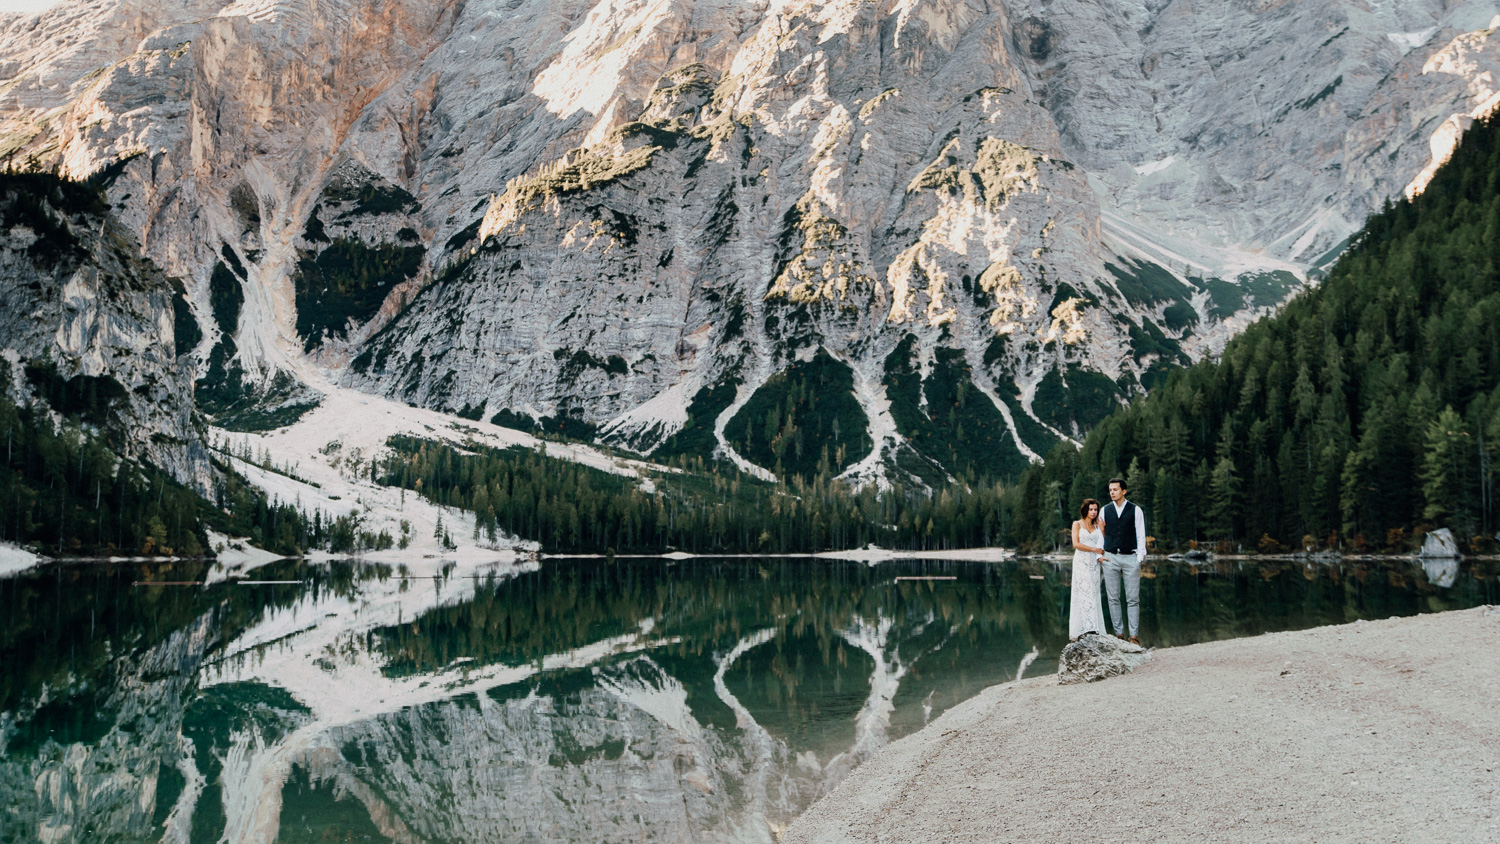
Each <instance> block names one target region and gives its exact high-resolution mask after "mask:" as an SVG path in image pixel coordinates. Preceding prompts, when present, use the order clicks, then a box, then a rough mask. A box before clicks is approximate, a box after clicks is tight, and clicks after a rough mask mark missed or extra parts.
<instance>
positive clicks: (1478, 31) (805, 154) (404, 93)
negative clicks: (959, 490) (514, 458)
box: [0, 0, 1500, 477]
mask: <svg viewBox="0 0 1500 844" xmlns="http://www.w3.org/2000/svg"><path fill="white" fill-rule="evenodd" d="M1496 11H1497V9H1496V8H1495V4H1494V3H1493V2H1481V1H1480V0H1474V1H1473V2H1464V3H1457V4H1452V3H1444V2H1439V0H1421V1H1420V2H1413V3H1402V4H1381V5H1377V6H1369V5H1367V4H1363V3H1354V2H1349V0H1313V2H1305V3H1279V4H1278V3H1246V2H1243V0H1208V2H1206V3H1203V2H1199V3H1193V4H1188V3H1184V2H1168V1H1167V0H1144V2H1126V3H1116V2H1081V3H1071V4H1066V6H1059V5H1058V4H1046V5H1045V6H1044V5H1043V4H1042V3H1039V2H1035V1H1034V0H1006V2H1004V3H998V4H980V3H974V2H968V0H917V2H899V3H897V2H862V1H857V0H810V2H804V3H784V2H749V3H746V2H739V0H696V2H695V1H694V0H674V2H669V3H647V2H643V1H640V2H638V1H637V0H609V2H590V0H504V2H502V1H501V0H474V2H467V3H461V4H460V3H457V2H436V1H435V0H429V1H428V2H421V1H420V0H398V2H393V3H375V2H370V0H318V2H311V0H282V2H270V0H242V2H235V3H230V4H227V5H225V4H223V3H221V2H216V0H65V2H63V3H62V4H61V5H59V6H58V7H56V8H55V9H53V10H51V11H49V12H47V13H45V14H44V15H42V16H40V17H36V18H23V17H18V16H13V17H7V18H3V19H0V77H8V79H9V81H8V82H7V83H5V85H4V87H3V88H0V139H3V140H0V155H5V154H9V155H10V156H11V158H12V160H13V161H15V162H21V161H25V160H26V159H27V158H28V157H32V158H34V160H35V161H36V162H38V163H41V164H51V163H55V164H57V165H59V166H60V167H61V168H62V169H63V170H64V171H65V172H66V173H68V174H71V175H75V176H82V175H87V174H90V173H93V172H96V171H98V170H100V169H102V168H104V167H106V166H109V165H111V164H112V163H117V162H121V161H123V160H125V159H126V158H128V159H129V160H128V162H126V163H124V164H123V165H122V169H121V172H120V174H119V177H118V178H117V179H116V180H115V181H114V183H113V187H112V188H111V191H110V197H111V200H112V201H113V203H114V204H115V205H116V208H117V213H118V214H119V216H120V219H121V220H122V221H123V223H124V224H125V225H126V226H127V227H128V228H129V229H130V230H131V231H132V232H133V233H134V234H135V236H136V238H137V239H138V240H139V241H140V243H141V244H142V248H143V249H144V251H145V253H146V254H147V255H149V256H150V257H151V258H152V259H153V260H155V261H156V262H157V263H158V264H159V265H160V266H162V267H163V268H164V269H165V270H166V271H167V272H168V273H169V274H171V275H174V276H178V277H180V278H182V279H183V280H184V282H185V284H186V285H187V290H188V294H189V299H190V300H191V303H192V307H193V312H194V313H195V314H196V316H197V318H198V320H199V322H200V323H201V325H202V332H203V342H202V343H201V344H200V345H199V346H198V347H197V348H196V349H195V350H193V352H192V357H193V359H194V361H195V365H196V367H197V370H196V374H197V375H198V376H199V377H200V378H201V379H208V380H210V381H224V380H228V381H234V382H235V383H240V381H241V380H242V381H243V383H244V384H245V385H248V387H247V389H250V390H251V391H253V389H254V388H255V385H257V384H262V383H266V382H268V381H271V380H272V378H273V375H274V374H275V373H278V372H279V373H282V374H283V375H286V374H291V375H294V376H295V375H297V374H298V373H301V374H302V375H303V376H304V380H314V381H315V380H318V379H321V378H323V377H325V376H331V377H332V378H333V379H334V380H335V381H341V382H342V383H345V384H349V385H353V386H356V387H358V388H360V389H363V390H368V391H373V392H378V393H382V394H386V395H390V396H394V397H399V398H402V399H405V400H408V401H412V402H416V403H420V404H422V405H426V406H430V407H434V408H438V409H446V410H452V411H463V412H466V413H472V414H484V415H486V417H488V416H490V415H493V414H495V413H497V412H499V411H502V410H503V411H509V412H511V413H513V414H516V415H517V416H519V417H525V416H528V415H529V416H536V417H554V418H568V419H573V420H576V421H577V422H579V423H582V424H584V425H587V426H598V430H599V432H600V436H602V437H603V438H604V439H606V440H608V441H611V442H614V443H617V444H621V445H625V446H627V447H631V448H635V449H637V450H641V451H649V450H651V449H652V448H654V447H656V446H657V445H658V444H660V443H662V442H663V441H664V440H666V439H667V438H668V437H669V436H670V435H671V434H673V433H674V432H675V431H677V430H679V429H681V428H682V427H683V426H685V425H688V424H693V425H700V426H708V427H710V428H712V429H713V431H714V433H715V436H714V437H713V438H712V439H713V441H714V443H715V445H716V447H717V448H718V450H719V451H720V453H721V454H724V455H725V456H727V457H730V458H731V459H735V460H736V461H738V462H741V463H742V465H745V466H746V468H750V469H752V470H754V469H755V467H751V466H749V464H747V463H745V462H744V461H743V460H742V459H741V457H740V456H739V455H737V454H735V452H734V448H733V446H732V445H731V443H730V441H729V438H726V436H725V425H726V423H727V422H728V421H729V420H730V419H731V418H733V417H734V415H735V414H736V413H737V412H738V411H739V410H740V409H741V408H742V407H744V406H745V404H746V403H747V402H748V401H749V400H750V399H751V398H752V396H753V394H754V393H755V391H756V390H757V389H758V388H760V387H761V386H762V385H763V384H764V383H765V382H766V381H767V380H768V379H769V378H771V377H772V376H773V375H775V374H776V373H778V372H780V371H782V370H783V369H784V368H785V367H786V366H787V365H788V364H789V363H790V362H792V361H797V360H808V359H810V358H811V357H812V356H813V355H814V354H815V353H816V352H817V351H818V350H819V349H823V350H826V351H827V353H828V354H830V355H832V356H833V358H835V359H836V360H837V361H839V362H841V365H844V366H847V367H848V368H849V370H850V371H851V373H852V383H853V385H854V386H853V393H854V395H855V397H856V398H857V399H858V401H859V404H860V407H861V409H862V410H863V412H864V415H865V417H866V424H867V426H868V429H869V433H870V439H871V440H872V441H873V442H874V443H875V448H874V453H873V454H872V456H870V457H869V458H867V459H865V460H863V461H861V462H860V466H858V467H853V468H851V469H850V470H849V471H850V472H851V473H852V474H851V476H859V477H870V476H880V475H881V474H883V473H884V472H886V471H887V469H888V468H889V465H890V461H891V456H892V455H893V454H895V453H896V452H897V451H898V450H899V449H900V448H902V447H903V446H902V443H903V442H904V441H905V440H906V439H907V438H908V437H909V435H910V433H911V430H912V425H913V424H918V425H920V424H923V423H921V422H920V421H919V422H916V423H914V422H913V421H912V418H911V417H910V416H901V415H900V413H899V412H895V413H896V415H893V410H892V396H891V394H890V392H889V391H890V390H891V389H892V388H893V386H892V385H893V381H892V380H891V377H890V374H889V373H890V371H891V367H892V366H893V365H895V364H893V363H892V354H893V352H895V351H896V350H897V348H898V347H901V344H902V343H903V342H905V341H906V339H907V337H908V336H910V337H911V338H912V340H911V341H910V342H911V344H912V345H910V346H906V347H902V348H903V349H907V350H913V351H912V355H911V357H910V363H911V365H912V366H914V367H915V368H916V369H917V371H919V373H920V374H921V375H922V376H924V377H926V376H929V375H931V374H932V372H933V371H934V365H935V363H934V362H935V361H936V362H937V364H938V365H939V366H947V365H950V364H951V366H952V367H954V368H955V369H954V371H959V372H961V378H962V379H967V381H968V382H969V385H970V386H972V387H973V388H974V389H973V393H974V394H975V395H977V396H979V397H981V398H982V400H983V401H984V402H986V403H988V404H989V405H992V406H993V407H992V409H991V410H990V411H988V412H989V413H990V414H991V415H992V416H998V417H1000V418H1003V420H1004V422H1003V425H1002V427H1003V428H1006V429H1008V430H1007V431H1005V436H1006V441H1007V442H1008V445H1006V447H1007V448H1010V449H1013V450H1014V452H1015V454H1016V455H1017V456H1018V458H1019V457H1021V456H1032V455H1035V454H1037V453H1038V452H1041V451H1044V450H1045V449H1046V448H1047V447H1049V446H1050V444H1051V443H1053V442H1055V441H1056V440H1057V439H1058V438H1059V437H1061V436H1074V437H1076V436H1078V435H1079V434H1080V433H1081V432H1082V431H1083V430H1085V429H1086V428H1087V427H1088V426H1089V425H1090V424H1091V423H1092V421H1093V420H1094V419H1095V418H1097V416H1098V415H1099V414H1100V413H1102V412H1103V411H1104V410H1107V408H1108V407H1109V406H1111V405H1112V404H1113V403H1114V402H1118V401H1121V400H1123V399H1124V398H1125V397H1127V396H1128V395H1130V394H1132V393H1134V392H1137V391H1139V390H1140V389H1142V388H1143V385H1144V386H1150V385H1151V384H1152V383H1154V379H1155V378H1157V377H1159V375H1160V372H1161V371H1162V370H1163V369H1164V368H1165V367H1168V366H1171V365H1175V364H1177V363H1181V362H1186V361H1188V360H1191V359H1192V358H1194V357H1197V356H1199V355H1202V354H1205V353H1211V352H1213V351H1215V350H1216V349H1217V348H1219V347H1220V346H1221V345H1222V343H1223V342H1224V340H1225V339H1227V337H1229V336H1230V335H1231V334H1232V333H1233V332H1234V331H1236V330H1237V329H1238V328H1239V327H1241V326H1243V325H1245V324H1246V323H1247V322H1248V321H1249V320H1250V319H1252V318H1253V317H1254V316H1256V315H1257V314H1260V313H1264V312H1265V310H1266V309H1267V308H1270V307H1273V306H1274V305H1276V304H1277V303H1279V302H1280V301H1281V300H1283V299H1284V298H1285V297H1286V296H1287V295H1290V294H1291V293H1292V292H1294V291H1295V290H1297V289H1299V288H1300V286H1301V285H1302V284H1303V283H1304V282H1305V281H1306V279H1307V278H1308V274H1309V273H1314V274H1315V272H1316V271H1317V270H1319V269H1320V268H1322V267H1325V266H1327V264H1328V263H1329V262H1330V261H1331V259H1332V257H1333V256H1334V255H1336V254H1337V251H1338V249H1339V248H1340V247H1341V245H1342V243H1344V242H1345V240H1346V238H1347V237H1348V236H1349V235H1350V234H1351V233H1352V232H1353V231H1355V230H1356V228H1357V227H1358V225H1359V223H1360V221H1361V220H1362V219H1363V218H1364V216H1365V215H1366V214H1367V213H1368V212H1369V211H1370V210H1372V209H1373V208H1375V207H1376V206H1378V204H1379V203H1380V202H1382V201H1383V200H1384V199H1385V198H1387V197H1390V196H1399V195H1400V194H1401V193H1402V192H1403V191H1407V190H1417V189H1419V188H1420V185H1421V184H1424V182H1423V181H1422V178H1423V173H1424V172H1426V171H1428V170H1430V168H1431V165H1432V163H1433V162H1434V161H1440V160H1441V159H1442V158H1443V157H1444V156H1445V155H1446V154H1447V152H1448V151H1450V150H1451V145H1452V143H1453V141H1454V140H1455V139H1456V138H1457V137H1458V136H1459V135H1460V134H1461V132H1462V130H1463V129H1464V128H1465V127H1466V126H1467V122H1466V121H1471V120H1473V119H1474V118H1475V116H1477V115H1481V114H1483V113H1485V111H1486V110H1487V109H1489V108H1492V107H1493V104H1494V99H1495V89H1494V84H1493V79H1494V78H1495V71H1496V70H1497V69H1500V67H1497V66H1500V44H1497V43H1494V42H1495V39H1494V38H1493V37H1492V30H1490V29H1489V28H1488V27H1489V23H1490V21H1491V18H1492V17H1493V16H1494V15H1495V13H1496ZM131 156H133V157H131ZM231 259H232V260H231ZM235 266H238V267H239V269H238V270H235ZM221 267H224V268H227V269H228V270H230V271H232V273H231V275H225V274H224V273H223V272H221V273H220V275H219V279H220V282H221V284H226V285H230V286H234V287H238V288H240V289H241V291H242V295H243V301H244V305H243V307H242V308H241V309H240V310H239V313H238V315H237V319H236V320H235V321H234V323H233V324H228V325H220V324H218V322H217V321H216V320H215V318H214V311H213V307H212V299H213V293H212V290H213V284H214V274H215V270H216V269H219V268H221ZM226 340H228V342H227V343H226V342H225V341H226ZM904 354H906V352H905V351H903V355H904ZM216 355H217V357H218V360H219V368H218V369H215V368H214V359H215V356H216ZM945 361H947V362H948V363H944V362H945ZM897 363H901V364H902V365H905V362H901V361H898V362H897ZM313 370H322V371H320V372H317V377H316V378H307V377H305V376H307V375H308V374H309V373H310V372H312V371H313ZM237 379H239V380H237ZM211 386H212V385H211ZM715 386H717V387H720V388H721V389H722V391H723V395H727V396H729V397H730V399H729V400H727V401H726V402H718V403H715V402H708V401H705V402H702V403H696V404H698V406H697V407H696V408H695V407H694V405H695V402H694V399H695V398H697V397H699V396H700V395H705V393H704V391H705V390H706V389H707V388H711V387H715ZM965 389H967V387H966V388H965ZM919 399H921V401H919V402H917V404H918V405H920V406H921V407H922V410H921V412H922V413H928V411H927V410H926V409H925V401H926V399H925V398H922V397H920V396H919ZM699 417H702V418H699ZM898 417H899V418H898ZM861 473H865V474H861Z"/></svg>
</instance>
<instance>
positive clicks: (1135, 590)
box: [1104, 552, 1141, 636]
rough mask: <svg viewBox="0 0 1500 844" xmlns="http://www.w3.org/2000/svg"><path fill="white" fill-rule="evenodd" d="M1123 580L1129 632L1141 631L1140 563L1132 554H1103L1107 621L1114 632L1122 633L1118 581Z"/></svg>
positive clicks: (1131, 633)
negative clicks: (1107, 599)
mask: <svg viewBox="0 0 1500 844" xmlns="http://www.w3.org/2000/svg"><path fill="white" fill-rule="evenodd" d="M1122 579H1123V580H1124V581H1125V611H1126V612H1127V613H1129V615H1130V634H1129V635H1131V636H1139V635H1140V632H1141V564H1140V563H1138V562H1136V559H1135V555H1134V554H1110V553H1108V552H1106V553H1105V555H1104V591H1105V592H1106V593H1107V594H1108V595H1109V623H1110V626H1111V627H1113V628H1115V632H1116V633H1124V632H1125V625H1124V624H1123V621H1124V619H1122V618H1121V617H1120V581H1121V580H1122Z"/></svg>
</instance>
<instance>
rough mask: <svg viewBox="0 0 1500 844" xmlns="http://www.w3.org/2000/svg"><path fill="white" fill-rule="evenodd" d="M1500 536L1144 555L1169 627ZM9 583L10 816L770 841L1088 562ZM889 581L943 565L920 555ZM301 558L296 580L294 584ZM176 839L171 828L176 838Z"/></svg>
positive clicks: (1015, 645) (571, 564)
mask: <svg viewBox="0 0 1500 844" xmlns="http://www.w3.org/2000/svg"><path fill="white" fill-rule="evenodd" d="M1497 571H1500V568H1497V566H1496V564H1495V563H1493V562H1485V561H1477V562H1464V563H1461V564H1460V563H1456V562H1453V563H1446V564H1433V563H1428V564H1427V565H1426V566H1425V567H1424V566H1423V565H1421V564H1418V563H1415V562H1411V561H1390V560H1346V561H1344V562H1343V563H1341V564H1339V565H1334V566H1329V565H1324V564H1312V565H1307V564H1303V563H1293V562H1285V561H1274V562H1256V561H1246V562H1243V563H1241V562H1221V563H1214V564H1207V565H1203V566H1199V567H1195V566H1190V565H1186V564H1178V563H1169V562H1154V561H1153V562H1150V563H1148V565H1147V569H1146V573H1145V574H1146V577H1145V579H1144V580H1143V581H1142V619H1143V630H1142V638H1143V640H1144V641H1145V642H1146V644H1148V645H1155V646H1174V645H1184V644H1189V643H1193V642H1201V641H1207V640H1212V639H1224V638H1230V637H1236V636H1248V635H1256V634H1259V633H1262V632H1266V631H1274V630H1285V629H1296V628H1304V627H1312V626H1317V625H1323V624H1337V623H1343V622H1348V621H1352V620H1355V619H1359V618H1367V619H1373V618H1383V617H1388V616H1395V615H1410V614H1413V613H1419V612H1433V611H1440V610H1447V609H1460V608H1466V607H1471V606H1476V605H1479V604H1485V603H1497V602H1500V587H1497ZM402 572H403V569H401V568H392V567H387V566H370V565H361V564H352V563H332V564H317V565H314V564H306V563H300V562H295V561H286V562H281V563H276V564H273V565H270V566H266V567H263V568H260V569H257V570H255V572H253V576H254V578H255V581H256V582H244V583H235V582H231V583H224V582H220V583H215V584H212V585H206V586H205V585H140V584H141V582H143V581H145V582H154V583H163V582H172V583H194V582H197V581H201V580H203V579H204V578H205V577H206V576H207V574H208V572H207V571H206V570H205V567H204V564H202V563H196V562H185V563H176V564H173V565H142V564H110V565H101V564H78V565H67V564H55V565H52V566H50V567H48V568H45V569H42V570H39V571H33V572H30V573H27V574H24V575H21V576H17V577H12V578H9V579H5V580H0V736H3V739H0V747H3V753H0V807H3V808H0V841H32V840H48V841H103V840H110V841H161V840H168V841H193V842H198V841H202V842H215V841H220V840H227V841H232V842H271V841H280V842H314V841H399V842H406V841H426V842H459V841H464V842H470V841H472V842H488V841H770V840H773V839H774V832H775V831H777V830H779V829H781V828H783V827H784V826H785V825H786V824H787V823H788V822H789V821H790V820H791V819H792V818H793V817H794V816H795V815H796V814H797V813H798V812H800V811H802V810H803V809H805V808H806V807H807V806H808V805H809V804H810V803H811V802H812V801H813V800H815V799H817V797H818V796H820V795H821V794H823V793H825V792H827V791H828V790H829V789H831V788H832V787H833V786H834V785H836V784H837V783H838V782H839V781H840V780H841V779H842V778H843V777H844V776H845V775H846V774H847V773H848V772H849V770H850V769H852V768H853V767H854V766H855V765H857V764H859V763H860V762H861V761H863V760H864V759H866V758H868V757H869V756H870V755H871V754H872V753H874V752H876V751H878V750H879V749H880V748H881V747H882V746H884V745H885V744H887V743H889V742H890V741H892V740H894V739H896V738H899V737H901V736H903V735H906V734H908V733H911V732H913V731H915V730H917V729H920V728H921V727H922V726H923V725H924V724H926V723H927V722H928V721H930V720H931V719H932V718H935V717H937V716H938V715H939V714H941V713H942V712H943V711H944V710H946V709H948V708H949V707H951V706H953V705H954V704H957V703H959V702H961V701H963V700H964V699H966V698H968V697H971V696H972V695H974V694H975V693H977V692H978V691H979V690H980V689H982V688H984V687H985V686H988V685H991V684H994V683H1002V682H1006V681H1008V680H1011V679H1013V678H1014V677H1015V675H1016V671H1017V669H1018V667H1019V666H1020V665H1021V664H1022V662H1023V660H1025V659H1026V658H1027V657H1028V654H1030V653H1032V652H1033V650H1034V651H1035V652H1036V654H1037V656H1036V657H1035V659H1034V661H1032V662H1031V664H1030V665H1029V667H1028V668H1027V669H1026V673H1027V676H1035V675H1039V674H1045V673H1048V672H1052V671H1055V670H1056V656H1057V654H1058V652H1059V651H1060V650H1061V648H1062V647H1063V645H1064V644H1066V629H1067V624H1066V620H1067V609H1068V608H1067V601H1068V592H1069V574H1070V572H1069V568H1068V567H1067V566H1059V565H1057V564H1056V563H1055V562H1053V561H1050V560H1034V559H1033V560H1017V561H1012V562H1007V563H1003V564H982V563H955V562H923V561H910V562H889V563H883V564H880V565H878V566H873V567H872V566H866V565H863V564H857V563H844V562H830V561H823V560H806V559H735V560H707V559H697V560H687V561H681V562H666V561H662V560H628V559H620V560H617V561H613V562H608V561H604V560H548V561H544V562H541V563H531V564H528V565H526V566H523V567H522V568H520V569H507V570H504V571H498V572H497V571H489V572H486V571H479V572H474V573H469V574H463V573H460V572H457V571H454V572H450V573H449V574H448V576H446V577H440V578H437V579H434V578H430V577H429V578H409V577H404V576H403V574H402ZM898 577H903V578H909V577H922V578H952V579H951V580H947V579H942V580H939V579H931V580H901V581H898V580H897V578H898ZM278 581H287V582H278ZM164 835H165V839H164Z"/></svg>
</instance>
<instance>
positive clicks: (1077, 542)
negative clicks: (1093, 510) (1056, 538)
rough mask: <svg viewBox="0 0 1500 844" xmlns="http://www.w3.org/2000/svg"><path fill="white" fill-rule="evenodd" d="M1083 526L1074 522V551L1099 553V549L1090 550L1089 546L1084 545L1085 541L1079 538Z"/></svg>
mask: <svg viewBox="0 0 1500 844" xmlns="http://www.w3.org/2000/svg"><path fill="white" fill-rule="evenodd" d="M1082 525H1083V523H1082V522H1074V523H1073V550H1074V551H1090V552H1094V553H1098V549H1096V548H1090V547H1089V546H1087V545H1084V544H1083V541H1082V540H1081V539H1079V538H1078V531H1079V530H1081V529H1082Z"/></svg>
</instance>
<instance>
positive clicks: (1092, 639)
mask: <svg viewBox="0 0 1500 844" xmlns="http://www.w3.org/2000/svg"><path fill="white" fill-rule="evenodd" d="M1150 658H1151V652H1150V651H1148V650H1146V649H1145V648H1143V647H1141V646H1140V645H1132V644H1130V643H1129V642H1125V641H1122V640H1120V639H1116V638H1115V637H1113V636H1100V635H1098V634H1097V633H1085V634H1083V635H1082V636H1079V637H1078V641H1076V642H1070V643H1069V644H1068V646H1067V647H1065V648H1063V652H1062V655H1061V656H1059V657H1058V659H1057V682H1059V683H1061V684H1063V685H1065V686H1066V685H1071V684H1073V683H1093V682H1097V681H1099V680H1103V679H1105V678H1108V677H1114V676H1117V675H1119V674H1129V673H1130V672H1131V671H1134V670H1135V669H1136V668H1137V667H1138V666H1140V665H1141V664H1142V663H1144V662H1146V661H1147V660H1149V659H1150Z"/></svg>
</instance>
